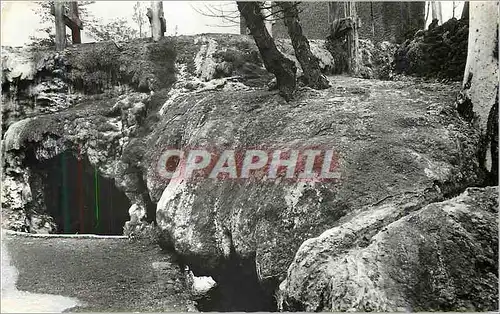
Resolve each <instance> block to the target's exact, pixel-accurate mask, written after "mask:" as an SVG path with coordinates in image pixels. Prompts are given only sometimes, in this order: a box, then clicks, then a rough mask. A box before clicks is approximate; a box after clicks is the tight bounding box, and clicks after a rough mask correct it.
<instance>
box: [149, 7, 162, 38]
mask: <svg viewBox="0 0 500 314" xmlns="http://www.w3.org/2000/svg"><path fill="white" fill-rule="evenodd" d="M151 9H152V11H151V28H152V32H153V40H154V41H158V40H160V38H161V37H163V32H162V27H161V18H162V17H163V3H162V2H161V1H151Z"/></svg>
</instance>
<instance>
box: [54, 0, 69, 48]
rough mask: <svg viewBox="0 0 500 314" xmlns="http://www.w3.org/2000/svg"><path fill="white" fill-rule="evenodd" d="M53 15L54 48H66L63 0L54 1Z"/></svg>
mask: <svg viewBox="0 0 500 314" xmlns="http://www.w3.org/2000/svg"><path fill="white" fill-rule="evenodd" d="M54 16H55V20H56V50H58V51H60V50H64V48H66V24H65V23H64V2H63V1H54Z"/></svg>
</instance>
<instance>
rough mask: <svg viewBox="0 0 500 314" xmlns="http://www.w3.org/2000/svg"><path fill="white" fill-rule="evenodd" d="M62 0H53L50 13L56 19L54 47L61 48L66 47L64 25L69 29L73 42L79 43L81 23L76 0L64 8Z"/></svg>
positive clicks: (80, 41) (80, 40)
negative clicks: (67, 7)
mask: <svg viewBox="0 0 500 314" xmlns="http://www.w3.org/2000/svg"><path fill="white" fill-rule="evenodd" d="M64 4H65V2H64V1H55V2H54V5H53V6H52V9H51V11H52V12H51V13H52V15H54V17H55V21H56V49H57V50H63V49H64V48H65V47H66V26H68V27H69V28H70V29H71V39H72V41H73V44H81V43H82V39H81V35H80V30H82V29H83V23H82V21H81V20H80V18H79V17H78V2H77V1H71V2H70V3H69V9H68V10H66V8H65V6H64Z"/></svg>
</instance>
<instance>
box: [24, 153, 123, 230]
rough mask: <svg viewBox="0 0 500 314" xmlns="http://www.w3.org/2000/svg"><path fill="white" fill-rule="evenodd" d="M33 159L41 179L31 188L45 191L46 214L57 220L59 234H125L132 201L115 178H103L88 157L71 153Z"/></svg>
mask: <svg viewBox="0 0 500 314" xmlns="http://www.w3.org/2000/svg"><path fill="white" fill-rule="evenodd" d="M33 157H34V156H33ZM30 159H31V161H32V162H30V164H29V166H30V168H31V169H32V174H33V176H34V177H35V178H38V180H32V182H30V184H31V188H32V190H36V189H39V191H41V192H42V193H41V195H42V197H43V202H42V204H44V205H45V213H46V214H48V215H50V216H51V217H53V218H54V221H55V223H56V225H57V233H64V234H75V233H79V234H83V233H85V234H98V235H122V234H123V226H124V224H125V222H126V221H127V220H128V219H129V215H128V209H129V207H130V201H129V200H128V198H127V196H126V195H125V194H124V193H123V192H122V191H120V190H119V189H118V188H117V187H116V185H115V182H114V181H115V180H114V179H109V178H105V177H103V176H102V175H101V174H100V173H99V172H98V171H97V169H96V168H95V167H94V166H92V165H91V164H90V162H89V160H88V159H87V158H86V157H85V156H81V157H79V156H78V155H77V154H76V153H73V152H71V151H65V152H62V153H61V154H59V155H56V156H54V157H53V158H50V159H47V160H44V161H37V160H36V159H35V160H33V159H34V158H30ZM36 182H38V183H36Z"/></svg>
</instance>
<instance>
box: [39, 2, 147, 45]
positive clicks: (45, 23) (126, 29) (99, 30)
mask: <svg viewBox="0 0 500 314" xmlns="http://www.w3.org/2000/svg"><path fill="white" fill-rule="evenodd" d="M53 3H54V1H37V2H36V4H37V6H36V7H35V9H34V12H35V13H36V14H37V15H38V16H40V17H41V22H42V25H41V27H40V28H39V29H38V32H40V33H43V34H46V35H45V36H40V35H37V36H31V37H30V40H31V44H30V46H34V47H40V46H45V47H53V46H54V45H55V26H54V24H55V20H54V16H53V15H52V14H51V7H52V5H53ZM93 3H95V1H78V15H79V17H80V20H81V21H82V23H83V25H84V29H85V32H86V33H87V34H89V35H90V36H91V37H92V38H94V39H95V40H97V41H101V40H114V41H129V40H131V39H133V38H137V37H139V35H140V34H139V33H138V32H137V30H135V29H134V28H132V27H131V26H129V25H128V23H127V21H126V19H124V18H118V19H114V20H113V21H111V22H109V23H107V24H103V22H102V20H101V19H98V18H96V17H95V16H93V15H92V14H91V13H90V12H89V9H88V6H89V5H90V4H93ZM144 10H145V9H144ZM143 15H144V16H145V13H144V14H143ZM134 16H135V13H134ZM66 37H67V40H68V42H71V36H70V35H69V34H67V35H66Z"/></svg>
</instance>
